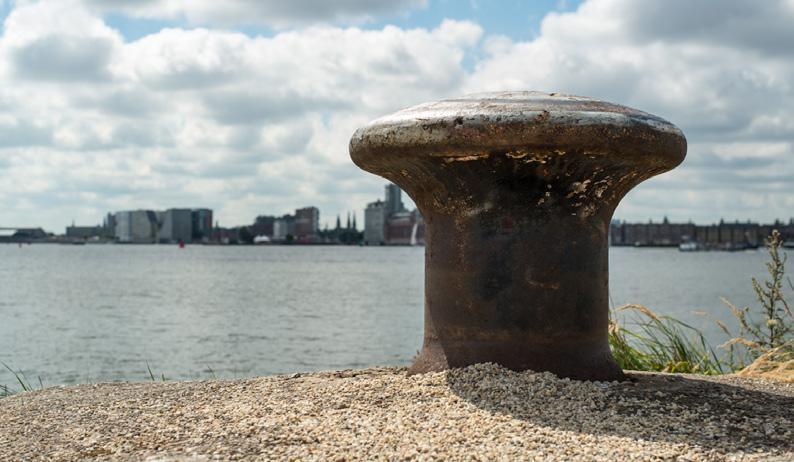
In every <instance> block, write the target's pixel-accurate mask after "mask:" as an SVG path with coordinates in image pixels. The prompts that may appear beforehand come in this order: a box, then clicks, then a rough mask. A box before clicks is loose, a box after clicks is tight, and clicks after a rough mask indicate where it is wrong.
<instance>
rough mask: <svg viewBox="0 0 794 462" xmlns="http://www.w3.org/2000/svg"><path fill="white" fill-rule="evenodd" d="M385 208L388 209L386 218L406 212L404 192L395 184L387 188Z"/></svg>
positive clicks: (390, 184)
mask: <svg viewBox="0 0 794 462" xmlns="http://www.w3.org/2000/svg"><path fill="white" fill-rule="evenodd" d="M385 192H386V193H385V198H384V199H385V201H386V204H385V207H386V217H387V218H388V217H390V216H392V215H394V214H397V213H400V212H404V211H405V206H403V200H402V190H401V189H400V187H399V186H397V185H396V184H393V183H389V184H387V185H386V187H385Z"/></svg>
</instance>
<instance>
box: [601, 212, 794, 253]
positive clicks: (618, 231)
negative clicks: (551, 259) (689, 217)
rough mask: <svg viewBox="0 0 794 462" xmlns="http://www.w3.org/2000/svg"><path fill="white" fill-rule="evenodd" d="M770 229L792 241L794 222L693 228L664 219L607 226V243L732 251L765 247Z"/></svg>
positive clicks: (738, 223) (728, 223)
mask: <svg viewBox="0 0 794 462" xmlns="http://www.w3.org/2000/svg"><path fill="white" fill-rule="evenodd" d="M773 229H777V230H778V231H780V234H781V235H782V237H783V239H784V240H786V239H794V222H789V224H785V223H783V222H781V221H776V222H775V223H773V224H769V225H761V224H758V223H755V222H752V221H749V220H748V221H746V222H739V221H734V222H732V223H731V222H726V221H724V220H720V222H719V223H718V224H710V225H695V224H694V223H692V222H688V223H671V222H669V221H668V220H667V219H666V218H665V219H664V220H663V221H662V222H661V223H654V222H652V221H649V222H648V223H626V222H620V221H613V222H612V223H611V224H610V230H609V240H610V243H611V245H617V246H621V245H630V246H656V247H665V246H678V245H680V244H682V243H685V242H694V243H697V244H699V245H700V246H701V247H702V248H706V249H725V250H734V249H742V248H755V247H759V246H762V245H764V239H766V238H767V237H768V236H769V235H770V234H771V233H772V230H773Z"/></svg>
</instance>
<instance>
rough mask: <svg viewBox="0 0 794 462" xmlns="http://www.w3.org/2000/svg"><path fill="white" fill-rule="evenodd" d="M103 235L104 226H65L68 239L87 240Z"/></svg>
mask: <svg viewBox="0 0 794 462" xmlns="http://www.w3.org/2000/svg"><path fill="white" fill-rule="evenodd" d="M103 236H105V227H104V226H75V225H72V226H67V227H66V237H67V238H69V239H78V240H79V239H82V240H88V239H93V238H101V237H103Z"/></svg>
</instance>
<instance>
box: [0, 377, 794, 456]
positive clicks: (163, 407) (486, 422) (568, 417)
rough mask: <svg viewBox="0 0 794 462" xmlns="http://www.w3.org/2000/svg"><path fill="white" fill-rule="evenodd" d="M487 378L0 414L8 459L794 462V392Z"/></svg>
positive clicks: (51, 404)
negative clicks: (734, 461) (677, 460)
mask: <svg viewBox="0 0 794 462" xmlns="http://www.w3.org/2000/svg"><path fill="white" fill-rule="evenodd" d="M631 377H632V381H629V382H622V383H616V382H613V383H598V382H576V381H570V380H564V379H559V378H557V377H555V376H553V375H551V374H548V373H542V374H539V373H533V372H524V373H515V372H511V371H507V370H505V369H502V368H500V367H498V366H494V365H490V364H481V365H476V366H471V367H468V368H466V369H456V370H452V371H447V372H442V373H433V374H424V375H418V376H412V377H407V376H406V374H405V369H403V368H374V369H366V370H354V371H341V372H323V373H313V374H293V375H289V376H272V377H261V378H254V379H244V380H229V381H221V380H210V381H197V382H165V383H163V382H146V383H104V384H95V385H80V386H76V387H68V388H49V389H45V390H42V391H35V392H29V393H22V394H19V395H15V396H12V397H9V398H3V399H0V416H1V417H2V418H0V460H4V461H5V460H75V459H100V460H156V461H172V460H189V461H204V460H216V459H220V460H232V459H234V460H236V459H262V460H265V459H268V460H269V459H279V460H283V459H294V460H311V459H319V460H351V459H362V460H373V459H390V460H404V459H419V460H517V459H518V460H533V459H541V460H554V459H557V460H572V459H581V460H609V461H614V460H658V459H679V460H780V461H783V460H788V461H790V460H794V385H792V384H784V383H776V382H770V381H764V380H758V379H747V378H740V377H735V376H727V377H703V376H697V377H696V376H685V375H675V376H672V375H664V374H646V373H633V374H631Z"/></svg>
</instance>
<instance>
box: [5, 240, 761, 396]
mask: <svg viewBox="0 0 794 462" xmlns="http://www.w3.org/2000/svg"><path fill="white" fill-rule="evenodd" d="M610 258H611V268H610V285H611V297H612V301H613V303H614V304H615V305H621V304H624V303H643V304H645V305H647V306H649V307H651V308H653V309H654V310H656V311H657V312H659V313H663V314H670V315H673V316H676V317H678V318H680V319H683V320H685V321H688V322H690V323H692V324H693V325H695V326H696V327H698V328H701V329H703V330H704V331H705V332H706V334H707V336H708V338H709V339H710V340H711V341H712V342H714V343H715V344H717V343H720V342H722V341H724V340H725V337H724V336H722V335H721V332H720V331H719V329H718V328H717V327H716V326H715V325H714V323H713V322H712V319H714V318H720V319H722V320H724V321H731V319H730V318H731V316H730V313H729V311H728V309H727V308H726V307H725V306H724V305H722V303H721V302H720V300H719V297H720V296H725V297H727V298H729V299H731V300H732V301H734V302H735V303H736V304H739V305H741V304H749V303H753V302H754V299H753V292H752V289H751V287H750V281H749V278H750V276H763V275H764V267H763V262H764V261H765V258H766V255H765V253H764V252H763V251H758V252H755V251H753V252H739V253H720V252H701V253H681V252H678V251H677V250H675V249H635V248H612V249H611V251H610ZM423 259H424V249H423V248H421V247H397V248H383V247H278V246H274V247H212V246H188V247H187V248H186V249H182V250H180V249H178V248H177V246H122V245H86V246H68V245H32V246H24V247H22V248H19V247H17V246H15V245H0V360H2V361H3V362H5V363H6V364H8V365H10V366H12V367H13V368H14V369H22V370H23V371H24V372H25V374H26V375H27V377H28V379H29V380H30V381H31V383H37V382H38V380H37V377H41V379H42V381H43V382H44V383H45V385H52V384H72V383H81V382H97V381H108V380H146V379H148V378H149V372H148V371H147V363H148V365H149V367H150V368H151V370H152V372H153V373H154V374H155V375H157V376H158V377H159V376H160V375H161V374H164V375H165V376H166V377H167V378H171V379H191V378H209V377H212V376H213V375H214V376H217V377H243V376H252V375H263V374H273V373H283V372H296V371H310V370H322V369H340V368H357V367H366V366H371V365H377V364H408V363H409V361H410V359H411V357H412V356H413V355H414V354H415V353H416V351H417V349H418V348H419V346H420V343H421V338H422V309H423V308H422V307H423V284H424V274H423V262H424V260H423ZM698 310H701V311H704V312H706V313H709V314H710V317H708V316H703V315H698V314H695V313H694V312H695V311H698ZM14 382H15V381H14V378H13V376H12V375H11V374H10V373H9V372H7V371H5V370H0V384H6V385H14Z"/></svg>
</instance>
